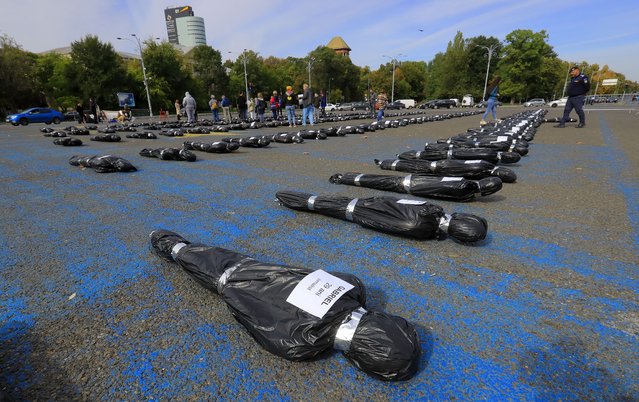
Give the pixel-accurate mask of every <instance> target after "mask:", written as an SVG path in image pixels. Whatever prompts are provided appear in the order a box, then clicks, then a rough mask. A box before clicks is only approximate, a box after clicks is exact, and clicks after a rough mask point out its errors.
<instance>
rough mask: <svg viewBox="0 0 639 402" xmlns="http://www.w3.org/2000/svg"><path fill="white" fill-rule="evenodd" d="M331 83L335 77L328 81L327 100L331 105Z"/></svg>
mask: <svg viewBox="0 0 639 402" xmlns="http://www.w3.org/2000/svg"><path fill="white" fill-rule="evenodd" d="M331 81H333V77H330V78H329V79H328V95H327V99H326V102H327V103H331Z"/></svg>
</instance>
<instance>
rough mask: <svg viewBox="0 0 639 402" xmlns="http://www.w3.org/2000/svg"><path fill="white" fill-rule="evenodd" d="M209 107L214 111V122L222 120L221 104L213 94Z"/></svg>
mask: <svg viewBox="0 0 639 402" xmlns="http://www.w3.org/2000/svg"><path fill="white" fill-rule="evenodd" d="M209 108H210V109H211V113H213V122H214V123H217V122H218V121H220V105H219V103H218V101H217V99H215V95H211V100H210V101H209Z"/></svg>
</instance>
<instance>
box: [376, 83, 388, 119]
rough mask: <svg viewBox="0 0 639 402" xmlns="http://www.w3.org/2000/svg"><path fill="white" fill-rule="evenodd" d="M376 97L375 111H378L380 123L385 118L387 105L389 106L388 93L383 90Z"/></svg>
mask: <svg viewBox="0 0 639 402" xmlns="http://www.w3.org/2000/svg"><path fill="white" fill-rule="evenodd" d="M376 97H377V101H376V102H375V110H377V121H378V122H380V121H382V119H383V118H384V111H385V110H386V105H388V97H387V96H386V91H384V90H383V89H382V90H381V91H379V95H377V96H376Z"/></svg>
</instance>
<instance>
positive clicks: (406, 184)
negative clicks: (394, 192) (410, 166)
mask: <svg viewBox="0 0 639 402" xmlns="http://www.w3.org/2000/svg"><path fill="white" fill-rule="evenodd" d="M412 178H413V175H412V174H409V175H408V176H406V177H404V180H403V181H402V185H403V186H404V190H405V191H406V193H407V194H410V182H411V180H412Z"/></svg>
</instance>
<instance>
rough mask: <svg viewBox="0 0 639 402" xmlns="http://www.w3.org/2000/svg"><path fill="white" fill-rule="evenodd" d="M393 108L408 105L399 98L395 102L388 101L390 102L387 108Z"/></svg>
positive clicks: (402, 107)
mask: <svg viewBox="0 0 639 402" xmlns="http://www.w3.org/2000/svg"><path fill="white" fill-rule="evenodd" d="M393 109H406V105H404V103H402V102H400V101H398V100H396V101H395V102H388V104H387V105H386V110H393Z"/></svg>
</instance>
